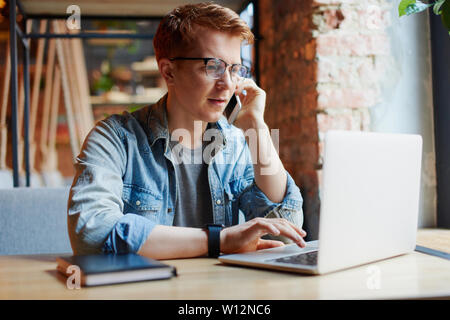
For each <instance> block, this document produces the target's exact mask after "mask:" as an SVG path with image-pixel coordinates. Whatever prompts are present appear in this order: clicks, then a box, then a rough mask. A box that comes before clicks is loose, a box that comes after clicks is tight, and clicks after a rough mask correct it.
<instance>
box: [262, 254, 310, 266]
mask: <svg viewBox="0 0 450 320" xmlns="http://www.w3.org/2000/svg"><path fill="white" fill-rule="evenodd" d="M317 252H318V251H311V252H307V253H300V254H296V255H293V256H287V257H282V258H278V259H272V260H269V261H268V262H282V263H290V264H301V265H308V266H314V265H316V264H317Z"/></svg>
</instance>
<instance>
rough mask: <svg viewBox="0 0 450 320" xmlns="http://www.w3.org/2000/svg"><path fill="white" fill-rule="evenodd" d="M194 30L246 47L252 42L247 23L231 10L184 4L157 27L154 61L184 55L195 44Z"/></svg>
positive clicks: (208, 5) (209, 4)
mask: <svg viewBox="0 0 450 320" xmlns="http://www.w3.org/2000/svg"><path fill="white" fill-rule="evenodd" d="M197 26H200V27H204V28H207V29H211V30H215V31H221V32H225V33H229V34H231V35H236V36H239V37H240V38H241V40H242V41H245V42H246V43H247V44H252V43H253V42H254V39H255V37H254V35H253V33H252V31H251V30H250V28H249V26H248V25H247V23H245V21H244V20H242V19H241V18H240V17H239V15H238V14H237V13H236V12H234V11H233V10H231V9H229V8H225V7H222V6H220V5H218V4H215V3H212V2H203V3H196V4H187V5H183V6H179V7H177V8H175V9H174V10H172V11H171V12H170V13H168V14H167V15H166V16H165V17H164V18H163V19H162V20H161V22H160V23H159V26H158V29H157V30H156V34H155V37H154V38H153V47H154V49H155V56H156V60H157V61H159V60H160V59H161V58H172V57H174V56H175V55H177V54H179V53H181V52H185V51H186V50H187V49H188V48H189V47H190V46H191V45H192V42H193V40H195V27H197Z"/></svg>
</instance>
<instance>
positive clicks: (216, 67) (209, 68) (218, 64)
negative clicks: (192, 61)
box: [206, 59, 247, 81]
mask: <svg viewBox="0 0 450 320" xmlns="http://www.w3.org/2000/svg"><path fill="white" fill-rule="evenodd" d="M226 69H227V65H226V63H225V62H224V61H221V60H219V59H211V60H209V61H208V62H207V63H206V74H207V75H208V76H210V77H212V78H214V79H219V78H221V77H222V75H223V74H224V73H225V70H226ZM246 75H247V68H246V67H245V66H242V65H233V66H232V67H231V78H232V79H233V80H238V81H240V80H242V78H244V77H245V76H246Z"/></svg>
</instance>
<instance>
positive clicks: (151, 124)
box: [147, 93, 230, 152]
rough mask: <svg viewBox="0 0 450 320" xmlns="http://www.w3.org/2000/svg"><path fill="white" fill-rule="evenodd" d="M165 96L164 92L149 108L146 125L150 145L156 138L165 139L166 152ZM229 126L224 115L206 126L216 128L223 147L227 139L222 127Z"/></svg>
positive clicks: (166, 147) (167, 132) (167, 131)
mask: <svg viewBox="0 0 450 320" xmlns="http://www.w3.org/2000/svg"><path fill="white" fill-rule="evenodd" d="M167 97H168V93H166V94H165V95H164V96H163V97H162V98H161V99H159V101H158V102H157V103H155V104H154V105H152V106H151V107H150V108H149V111H148V116H147V125H148V128H149V129H150V130H149V132H148V139H149V143H150V147H151V146H153V144H154V143H155V141H156V140H158V139H160V138H163V139H165V146H164V150H165V152H167V150H168V145H169V141H170V135H169V125H168V120H167ZM227 126H230V125H229V124H228V122H227V121H226V118H225V117H221V118H220V119H219V120H218V121H217V122H209V123H208V127H207V129H208V128H213V129H217V130H218V132H219V133H220V134H221V136H222V140H221V141H223V147H225V146H226V143H227V140H226V137H225V133H224V130H223V129H224V128H226V127H227Z"/></svg>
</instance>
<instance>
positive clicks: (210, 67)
mask: <svg viewBox="0 0 450 320" xmlns="http://www.w3.org/2000/svg"><path fill="white" fill-rule="evenodd" d="M169 60H170V61H175V60H201V61H203V62H204V63H205V72H206V75H207V76H208V77H210V78H212V79H216V80H217V79H220V78H222V76H223V74H224V73H225V71H226V70H227V69H228V67H230V76H231V80H233V81H236V82H239V81H241V80H242V79H243V78H245V77H246V76H247V75H248V73H249V70H248V67H246V66H244V65H242V64H228V63H226V62H225V61H223V60H222V59H219V58H190V57H175V58H170V59H169Z"/></svg>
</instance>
